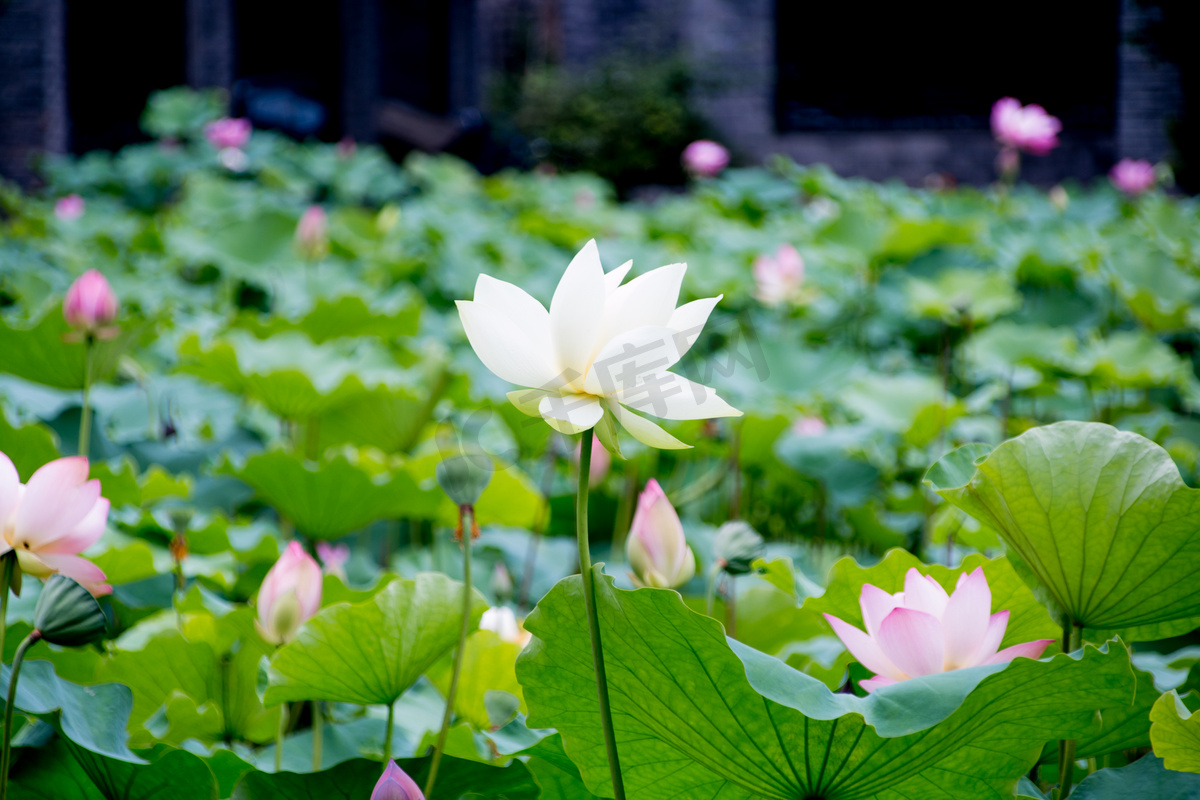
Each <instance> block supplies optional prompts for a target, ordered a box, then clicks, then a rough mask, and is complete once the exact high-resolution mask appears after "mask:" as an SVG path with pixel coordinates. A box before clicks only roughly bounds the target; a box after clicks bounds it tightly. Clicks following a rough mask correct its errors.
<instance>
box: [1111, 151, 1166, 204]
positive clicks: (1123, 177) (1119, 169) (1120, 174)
mask: <svg viewBox="0 0 1200 800" xmlns="http://www.w3.org/2000/svg"><path fill="white" fill-rule="evenodd" d="M1108 177H1109V180H1111V181H1112V182H1113V186H1116V187H1117V188H1118V189H1120V190H1121V191H1122V192H1124V193H1125V194H1127V195H1139V194H1143V193H1144V192H1148V191H1150V190H1151V189H1153V188H1154V184H1155V182H1156V181H1157V177H1156V176H1155V174H1154V165H1153V164H1151V163H1150V162H1149V161H1143V160H1141V159H1137V160H1135V159H1132V158H1122V159H1121V160H1120V161H1118V162H1117V163H1116V165H1115V166H1114V167H1113V168H1112V171H1111V172H1109V173H1108Z"/></svg>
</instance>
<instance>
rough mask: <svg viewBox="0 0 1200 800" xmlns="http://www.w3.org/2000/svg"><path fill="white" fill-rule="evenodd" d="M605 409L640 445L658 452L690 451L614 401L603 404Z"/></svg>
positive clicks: (648, 421)
mask: <svg viewBox="0 0 1200 800" xmlns="http://www.w3.org/2000/svg"><path fill="white" fill-rule="evenodd" d="M605 407H606V408H608V410H609V411H611V412H612V415H613V417H614V418H615V419H616V420H617V422H619V423H620V424H621V427H622V428H624V429H625V430H627V431H629V435H630V436H632V437H633V438H635V439H637V440H638V441H639V442H641V443H642V444H645V445H649V446H650V447H657V448H658V449H660V450H690V449H691V447H692V446H691V445H690V444H684V443H683V442H681V441H679V440H678V439H676V438H675V437H674V436H672V435H671V434H669V433H667V432H666V431H664V430H663V429H662V428H660V427H659V426H658V425H655V424H654V423H653V422H651V421H650V420H648V419H645V418H644V417H639V416H638V415H637V414H635V413H633V412H632V411H630V410H629V409H627V408H624V407H623V406H622V405H621V404H620V403H618V402H616V401H613V400H610V401H608V402H607V403H605Z"/></svg>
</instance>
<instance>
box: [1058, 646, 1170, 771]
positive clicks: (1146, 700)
mask: <svg viewBox="0 0 1200 800" xmlns="http://www.w3.org/2000/svg"><path fill="white" fill-rule="evenodd" d="M1133 674H1134V677H1135V678H1136V680H1137V692H1136V693H1135V695H1134V699H1133V703H1132V704H1130V705H1128V706H1120V707H1117V708H1106V709H1104V710H1103V711H1100V712H1099V714H1098V717H1099V719H1098V720H1097V724H1096V726H1095V727H1094V728H1093V729H1092V730H1091V731H1090V732H1089V733H1087V734H1085V735H1083V736H1080V737H1079V738H1078V739H1077V740H1076V742H1075V756H1076V757H1077V758H1094V757H1097V756H1102V755H1107V754H1108V753H1116V752H1120V751H1122V750H1135V749H1137V748H1140V747H1149V746H1150V709H1151V708H1152V707H1153V706H1154V702H1155V701H1156V700H1157V699H1158V692H1157V690H1155V688H1154V676H1153V675H1151V674H1150V673H1149V672H1144V671H1143V670H1140V669H1138V668H1137V667H1134V670H1133Z"/></svg>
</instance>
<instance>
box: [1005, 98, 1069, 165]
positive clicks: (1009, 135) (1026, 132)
mask: <svg viewBox="0 0 1200 800" xmlns="http://www.w3.org/2000/svg"><path fill="white" fill-rule="evenodd" d="M1060 131H1062V123H1061V122H1059V121H1058V118H1057V117H1052V116H1050V115H1049V114H1047V113H1046V109H1044V108H1042V107H1041V106H1039V105H1032V104H1031V105H1027V106H1022V105H1021V101H1020V100H1017V99H1016V98H1013V97H1004V98H1002V99H1000V100H997V101H996V104H995V105H994V106H992V134H993V135H994V136H995V137H996V140H997V141H998V142H1000V144H1002V145H1004V146H1005V147H1012V148H1016V149H1017V150H1024V151H1025V152H1027V153H1032V154H1034V155H1036V156H1044V155H1046V154H1047V153H1049V152H1050V151H1051V150H1053V149H1054V148H1055V147H1058V134H1059V132H1060Z"/></svg>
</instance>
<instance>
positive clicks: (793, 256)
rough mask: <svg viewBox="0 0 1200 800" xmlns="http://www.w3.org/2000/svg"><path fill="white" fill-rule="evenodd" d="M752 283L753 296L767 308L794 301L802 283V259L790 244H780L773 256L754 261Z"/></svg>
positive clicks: (761, 256)
mask: <svg viewBox="0 0 1200 800" xmlns="http://www.w3.org/2000/svg"><path fill="white" fill-rule="evenodd" d="M754 283H755V285H756V287H757V291H756V293H755V295H756V296H757V297H758V299H759V300H760V301H761V302H763V303H765V304H767V305H769V306H777V305H779V304H780V303H783V302H786V301H788V300H794V299H795V298H796V296H797V295H798V294H799V292H800V286H801V284H803V283H804V259H803V258H801V257H800V253H799V252H798V251H797V250H796V248H794V247H792V246H791V245H790V244H781V245H779V248H778V249H777V250H776V251H775V255H774V256H770V255H767V254H765V253H764V254H763V255H760V256H759V257H758V258H756V259H754Z"/></svg>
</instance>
